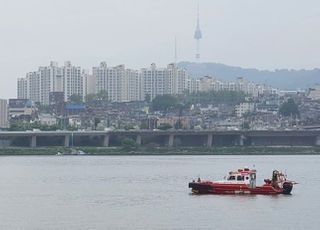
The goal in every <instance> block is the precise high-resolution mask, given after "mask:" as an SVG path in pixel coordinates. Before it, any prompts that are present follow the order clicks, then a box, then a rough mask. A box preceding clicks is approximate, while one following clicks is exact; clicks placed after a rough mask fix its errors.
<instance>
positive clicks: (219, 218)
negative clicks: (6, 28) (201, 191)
mask: <svg viewBox="0 0 320 230" xmlns="http://www.w3.org/2000/svg"><path fill="white" fill-rule="evenodd" d="M242 166H249V167H252V166H255V168H256V169H257V170H258V174H257V176H258V183H257V184H261V183H262V181H263V179H264V178H267V177H271V173H272V170H273V169H282V170H283V171H284V170H285V171H286V173H287V174H288V177H289V179H294V180H296V181H297V182H299V184H298V185H296V186H295V187H294V189H293V192H292V195H291V196H286V195H278V196H264V195H256V196H250V195H201V196H197V195H191V194H190V190H189V189H188V182H189V181H191V180H192V179H196V178H197V177H198V176H200V177H201V178H207V179H221V178H223V177H224V175H225V174H226V172H228V171H229V170H231V169H237V168H239V167H242ZM319 166H320V157H319V156H96V157H95V156H52V157H33V156H27V157H0V205H1V208H0V229H68V230H70V229H230V230H235V229H259V230H263V229H282V230H283V229H308V230H311V229H317V230H318V229H320V196H319V192H320V167H319Z"/></svg>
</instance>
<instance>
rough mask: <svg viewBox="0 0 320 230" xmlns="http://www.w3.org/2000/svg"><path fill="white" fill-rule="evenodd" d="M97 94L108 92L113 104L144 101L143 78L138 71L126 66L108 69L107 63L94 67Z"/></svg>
mask: <svg viewBox="0 0 320 230" xmlns="http://www.w3.org/2000/svg"><path fill="white" fill-rule="evenodd" d="M92 72H93V76H94V77H95V79H96V92H97V93H98V92H101V91H106V92H107V94H108V99H109V100H110V101H112V102H128V101H141V100H144V94H143V87H142V84H143V83H142V78H141V74H140V73H139V71H138V70H133V69H126V68H125V66H124V65H118V66H115V67H108V66H107V64H106V62H101V63H100V66H98V67H93V69H92Z"/></svg>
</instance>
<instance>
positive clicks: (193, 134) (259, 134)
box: [0, 130, 320, 148]
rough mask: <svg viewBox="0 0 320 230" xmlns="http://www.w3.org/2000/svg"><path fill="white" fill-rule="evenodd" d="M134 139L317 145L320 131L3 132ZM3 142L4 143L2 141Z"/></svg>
mask: <svg viewBox="0 0 320 230" xmlns="http://www.w3.org/2000/svg"><path fill="white" fill-rule="evenodd" d="M124 138H131V139H133V140H135V141H136V143H137V144H138V145H142V146H168V147H172V146H177V147H178V146H207V147H213V146H236V145H240V146H317V145H320V130H272V131H267V130H243V131H242V130H232V131H217V130H166V131H161V130H157V131H152V130H128V131H125V130H114V131H14V132H9V131H5V132H0V140H2V141H7V143H8V145H9V146H30V147H33V148H35V147H37V146H66V147H69V146H75V147H76V146H97V147H98V146H103V147H108V146H120V145H121V141H122V140H123V139H124ZM0 143H1V142H0Z"/></svg>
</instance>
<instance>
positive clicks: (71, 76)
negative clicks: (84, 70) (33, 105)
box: [17, 62, 84, 105]
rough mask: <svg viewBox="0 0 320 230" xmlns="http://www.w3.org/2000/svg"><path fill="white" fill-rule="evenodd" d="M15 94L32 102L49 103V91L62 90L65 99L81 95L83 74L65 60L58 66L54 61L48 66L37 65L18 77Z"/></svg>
mask: <svg viewBox="0 0 320 230" xmlns="http://www.w3.org/2000/svg"><path fill="white" fill-rule="evenodd" d="M17 83H18V84H17V85H18V87H17V94H18V95H17V96H18V98H19V99H30V100H32V101H34V102H40V103H42V104H45V105H48V104H49V94H50V92H64V95H65V101H67V100H68V99H69V97H70V96H71V95H72V94H78V95H81V96H83V95H84V93H83V92H84V89H83V76H82V74H81V68H80V67H74V66H72V65H71V63H70V62H66V63H65V65H64V66H63V67H59V66H58V64H57V63H56V62H51V63H50V66H44V67H39V69H38V70H37V71H34V72H30V73H27V75H26V77H25V78H18V82H17Z"/></svg>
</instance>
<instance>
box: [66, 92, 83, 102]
mask: <svg viewBox="0 0 320 230" xmlns="http://www.w3.org/2000/svg"><path fill="white" fill-rule="evenodd" d="M69 101H71V102H73V103H81V102H82V96H81V95H79V94H72V95H71V96H70V97H69Z"/></svg>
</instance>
